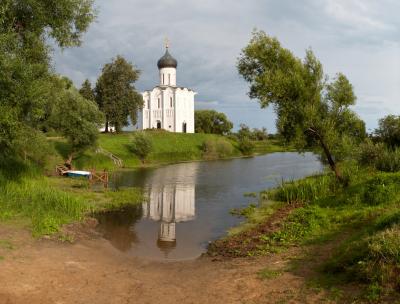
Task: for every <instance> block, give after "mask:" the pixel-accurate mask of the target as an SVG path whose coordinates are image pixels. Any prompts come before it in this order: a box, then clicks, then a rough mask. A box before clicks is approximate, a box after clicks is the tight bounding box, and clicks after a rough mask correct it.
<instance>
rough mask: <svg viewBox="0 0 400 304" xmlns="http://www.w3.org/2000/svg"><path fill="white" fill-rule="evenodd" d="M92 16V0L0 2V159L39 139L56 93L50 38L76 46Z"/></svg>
mask: <svg viewBox="0 0 400 304" xmlns="http://www.w3.org/2000/svg"><path fill="white" fill-rule="evenodd" d="M60 12H62V13H60ZM94 17H95V12H94V8H93V1H92V0H46V1H44V0H37V1H29V0H18V1H16V0H2V1H0V71H1V73H0V158H2V157H7V156H12V157H14V156H15V155H18V154H20V153H21V151H20V150H19V148H20V147H24V148H23V150H25V149H26V148H28V147H29V145H20V144H18V143H23V142H27V140H28V139H29V140H31V141H32V140H34V139H39V138H40V137H41V132H40V128H41V126H43V122H44V120H46V119H47V118H48V112H49V108H51V106H52V99H53V97H54V96H53V95H54V94H55V91H54V90H53V87H54V83H53V82H54V77H53V73H52V71H51V69H50V67H51V65H50V39H49V38H51V39H52V40H53V41H54V42H55V44H57V45H58V46H60V47H70V46H77V45H79V44H80V43H81V38H82V34H83V33H84V32H85V31H86V29H87V28H88V26H89V24H90V23H91V22H92V21H93V19H94ZM31 146H34V144H32V145H31ZM24 155H27V153H26V151H25V152H24ZM28 155H29V153H28Z"/></svg>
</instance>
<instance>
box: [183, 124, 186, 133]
mask: <svg viewBox="0 0 400 304" xmlns="http://www.w3.org/2000/svg"><path fill="white" fill-rule="evenodd" d="M182 132H183V133H186V122H184V123H183V124H182Z"/></svg>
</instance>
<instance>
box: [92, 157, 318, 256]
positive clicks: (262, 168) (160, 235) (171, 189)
mask: <svg viewBox="0 0 400 304" xmlns="http://www.w3.org/2000/svg"><path fill="white" fill-rule="evenodd" d="M322 169H323V167H322V165H321V163H320V161H319V160H318V158H317V157H316V156H315V155H314V154H312V153H305V154H304V155H300V154H298V153H273V154H268V155H263V156H257V157H253V158H242V159H234V160H223V161H209V162H193V163H182V164H176V165H169V166H165V167H161V168H155V169H142V170H139V171H124V172H118V173H116V174H115V177H114V179H113V181H112V187H115V188H118V187H126V186H128V187H132V186H134V187H141V188H143V189H144V191H145V193H147V194H148V195H149V201H148V202H146V203H143V204H142V205H139V206H135V207H129V208H125V209H123V210H119V211H114V212H108V213H103V214H99V215H98V219H99V222H100V225H99V229H100V231H101V232H102V233H103V236H104V238H106V239H107V240H109V242H110V243H111V244H112V245H113V246H114V247H115V248H117V249H119V250H121V251H123V252H125V253H127V254H130V255H134V256H139V257H146V258H150V259H158V260H181V259H191V258H195V257H198V256H199V255H201V253H203V252H205V249H206V247H207V244H208V242H209V241H212V240H214V239H216V238H219V237H221V236H223V235H224V234H225V233H226V231H227V230H228V229H229V228H230V227H232V226H234V225H237V224H238V223H239V222H240V221H241V220H242V219H239V218H237V217H234V216H232V215H230V213H229V211H230V210H231V209H232V208H241V207H245V206H247V205H248V204H249V203H250V202H251V201H253V202H254V201H255V200H256V199H255V198H246V197H244V196H243V194H244V193H245V192H259V191H261V190H263V189H266V188H272V187H274V186H276V185H277V184H278V183H280V182H281V181H282V179H285V180H290V179H298V178H301V177H304V176H308V175H311V174H313V173H316V172H319V171H321V170H322Z"/></svg>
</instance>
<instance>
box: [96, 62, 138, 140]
mask: <svg viewBox="0 0 400 304" xmlns="http://www.w3.org/2000/svg"><path fill="white" fill-rule="evenodd" d="M139 74H140V71H139V70H137V69H136V68H135V67H134V66H133V65H132V63H130V62H127V61H126V60H125V59H124V58H123V57H121V56H117V57H116V58H115V59H113V61H112V62H111V63H108V64H106V65H105V66H104V68H103V71H102V74H101V76H100V77H99V79H98V80H97V84H96V89H95V90H96V101H97V104H98V105H99V108H100V110H101V111H103V112H104V114H105V118H106V128H105V132H108V126H109V124H111V125H113V126H114V127H115V130H116V132H120V131H121V129H122V127H124V126H127V125H128V117H129V116H130V119H131V123H132V124H136V121H137V112H138V110H139V109H141V108H142V107H143V98H142V96H141V95H140V94H139V93H138V92H137V91H136V89H135V86H134V83H135V82H136V80H138V78H139Z"/></svg>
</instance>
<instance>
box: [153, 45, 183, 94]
mask: <svg viewBox="0 0 400 304" xmlns="http://www.w3.org/2000/svg"><path fill="white" fill-rule="evenodd" d="M168 49H169V43H168V40H166V42H165V54H164V56H162V57H161V58H160V59H159V60H158V62H157V66H158V70H159V72H160V86H172V87H176V68H177V66H178V61H177V60H176V59H175V58H174V57H172V56H171V54H170V53H169V51H168Z"/></svg>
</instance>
